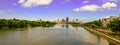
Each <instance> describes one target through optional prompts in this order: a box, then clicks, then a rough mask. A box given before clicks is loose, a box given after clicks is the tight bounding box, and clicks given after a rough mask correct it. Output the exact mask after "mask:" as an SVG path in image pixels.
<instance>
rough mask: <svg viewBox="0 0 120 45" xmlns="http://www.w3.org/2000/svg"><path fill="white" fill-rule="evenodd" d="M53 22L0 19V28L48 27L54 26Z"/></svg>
mask: <svg viewBox="0 0 120 45" xmlns="http://www.w3.org/2000/svg"><path fill="white" fill-rule="evenodd" d="M54 25H55V22H49V21H41V22H37V21H29V20H19V19H15V18H14V19H0V28H25V27H36V26H41V27H50V26H54Z"/></svg>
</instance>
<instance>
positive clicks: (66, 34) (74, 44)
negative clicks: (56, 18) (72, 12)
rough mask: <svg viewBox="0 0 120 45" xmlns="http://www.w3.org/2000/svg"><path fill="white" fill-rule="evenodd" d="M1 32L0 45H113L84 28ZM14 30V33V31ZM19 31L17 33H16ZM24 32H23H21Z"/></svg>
mask: <svg viewBox="0 0 120 45" xmlns="http://www.w3.org/2000/svg"><path fill="white" fill-rule="evenodd" d="M9 30H10V29H9ZM11 30H12V31H0V45H111V44H112V43H110V41H108V40H107V39H105V38H102V37H99V36H97V35H95V34H93V33H90V32H89V31H87V30H85V29H84V28H82V27H79V28H77V27H76V28H75V27H72V26H71V25H61V24H56V25H55V26H54V27H32V28H28V29H11ZM13 30H14V31H13ZM16 30H17V31H16ZM20 30H22V31H20Z"/></svg>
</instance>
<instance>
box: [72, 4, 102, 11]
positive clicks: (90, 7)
mask: <svg viewBox="0 0 120 45" xmlns="http://www.w3.org/2000/svg"><path fill="white" fill-rule="evenodd" d="M98 8H100V7H99V6H97V5H85V6H82V7H80V8H76V9H73V10H74V11H96V10H97V9H98Z"/></svg>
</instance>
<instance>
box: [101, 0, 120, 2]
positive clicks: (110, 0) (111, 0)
mask: <svg viewBox="0 0 120 45" xmlns="http://www.w3.org/2000/svg"><path fill="white" fill-rule="evenodd" d="M102 1H103V2H119V1H120V0H102Z"/></svg>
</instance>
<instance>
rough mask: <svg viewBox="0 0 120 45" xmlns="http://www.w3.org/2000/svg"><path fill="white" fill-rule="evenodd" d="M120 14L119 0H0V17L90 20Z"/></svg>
mask: <svg viewBox="0 0 120 45" xmlns="http://www.w3.org/2000/svg"><path fill="white" fill-rule="evenodd" d="M119 14H120V0H0V18H8V19H10V18H18V19H26V20H37V19H43V20H56V19H62V18H65V17H69V18H70V19H75V18H78V19H79V20H81V21H85V22H86V21H92V20H96V19H101V18H103V17H105V16H117V15H119Z"/></svg>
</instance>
